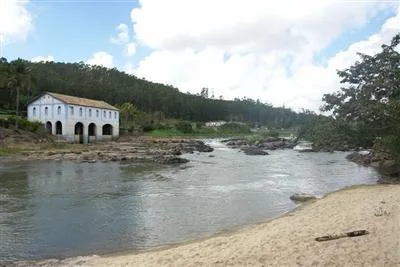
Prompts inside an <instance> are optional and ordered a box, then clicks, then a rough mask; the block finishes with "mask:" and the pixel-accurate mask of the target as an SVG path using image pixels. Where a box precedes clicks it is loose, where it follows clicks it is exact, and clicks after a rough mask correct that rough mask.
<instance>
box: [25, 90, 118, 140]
mask: <svg viewBox="0 0 400 267" xmlns="http://www.w3.org/2000/svg"><path fill="white" fill-rule="evenodd" d="M28 120H30V121H40V122H42V123H43V124H44V125H45V126H46V130H47V132H48V133H50V134H53V135H57V136H60V137H64V138H65V139H66V140H68V141H70V142H77V143H85V144H86V143H88V142H95V141H100V140H111V139H114V138H117V137H118V136H119V110H118V109H117V108H115V107H113V106H111V105H110V104H107V103H106V102H104V101H98V100H92V99H87V98H80V97H75V96H69V95H62V94H56V93H50V92H46V93H44V94H42V95H41V96H40V97H38V98H36V99H35V100H33V101H32V102H31V103H30V104H29V105H28Z"/></svg>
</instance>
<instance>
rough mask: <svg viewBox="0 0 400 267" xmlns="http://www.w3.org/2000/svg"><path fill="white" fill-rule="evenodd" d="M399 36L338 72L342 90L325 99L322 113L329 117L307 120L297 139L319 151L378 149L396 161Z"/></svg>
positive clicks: (399, 110)
mask: <svg viewBox="0 0 400 267" xmlns="http://www.w3.org/2000/svg"><path fill="white" fill-rule="evenodd" d="M399 44H400V34H397V35H396V36H395V37H394V38H393V39H392V41H391V43H390V44H389V45H383V46H382V51H381V52H379V53H377V54H376V55H373V56H369V55H365V54H362V53H359V54H358V55H359V56H360V61H357V62H356V63H355V64H354V65H352V66H351V67H350V68H348V69H345V70H341V71H338V75H339V77H340V78H341V83H342V84H343V86H342V87H341V89H340V90H339V91H337V92H336V93H333V94H326V95H324V97H323V101H324V102H325V105H324V106H323V111H330V112H332V113H333V117H331V118H328V117H323V116H315V117H314V118H312V117H308V121H306V122H305V123H304V125H303V127H301V130H300V131H299V137H303V138H305V139H308V140H310V141H313V142H314V143H315V144H316V145H317V146H318V147H325V148H326V147H327V148H329V149H337V148H338V147H343V146H344V147H346V146H351V147H357V146H360V147H364V148H370V147H372V146H374V145H375V146H379V149H381V150H385V151H386V152H387V153H389V154H390V155H391V157H393V158H396V159H400V136H399V130H400V53H399V52H398V48H399Z"/></svg>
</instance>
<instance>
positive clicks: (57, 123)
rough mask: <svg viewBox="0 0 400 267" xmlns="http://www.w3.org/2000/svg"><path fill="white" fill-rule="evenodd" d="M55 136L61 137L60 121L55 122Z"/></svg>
mask: <svg viewBox="0 0 400 267" xmlns="http://www.w3.org/2000/svg"><path fill="white" fill-rule="evenodd" d="M56 135H62V123H61V121H57V122H56Z"/></svg>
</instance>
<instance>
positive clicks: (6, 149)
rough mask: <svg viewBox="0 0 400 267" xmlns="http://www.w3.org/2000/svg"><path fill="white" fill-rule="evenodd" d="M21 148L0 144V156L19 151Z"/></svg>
mask: <svg viewBox="0 0 400 267" xmlns="http://www.w3.org/2000/svg"><path fill="white" fill-rule="evenodd" d="M22 151H23V149H21V148H16V147H8V146H0V157H4V156H12V155H15V154H18V153H21V152H22Z"/></svg>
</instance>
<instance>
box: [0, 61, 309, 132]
mask: <svg viewBox="0 0 400 267" xmlns="http://www.w3.org/2000/svg"><path fill="white" fill-rule="evenodd" d="M200 90H201V91H202V93H200ZM44 91H51V92H56V93H63V94H68V95H74V96H79V97H87V98H92V99H99V100H104V101H106V102H108V103H110V104H113V105H117V106H118V107H119V108H120V109H121V128H122V129H123V130H126V131H128V132H129V131H134V130H135V131H137V130H148V131H149V130H151V129H149V127H148V126H150V125H151V126H152V127H153V129H155V128H156V127H154V126H155V124H159V123H162V122H163V121H164V120H168V119H175V120H186V121H191V122H199V124H198V125H199V126H202V124H203V123H204V122H208V121H219V120H224V121H238V122H245V123H248V122H253V123H257V124H259V125H265V126H267V127H268V128H279V129H280V128H289V127H293V126H299V125H301V124H302V121H304V119H305V117H304V114H299V113H296V112H293V111H292V110H290V109H288V108H284V107H279V108H275V107H272V106H271V105H270V104H268V103H262V102H261V101H260V100H252V99H248V98H242V99H238V98H237V99H234V100H221V99H215V98H212V97H209V95H208V89H207V88H202V89H200V88H199V94H189V93H182V92H180V91H179V90H178V89H177V88H174V87H172V86H169V85H163V84H158V83H153V82H149V81H146V80H144V79H140V78H138V77H135V76H133V75H128V74H126V73H123V72H120V71H118V70H117V69H107V68H103V67H99V66H89V65H86V64H84V63H82V62H81V63H73V64H72V63H55V62H41V63H32V62H29V61H25V60H22V59H18V60H15V61H11V62H7V60H6V59H5V58H2V59H1V60H0V110H14V111H15V110H16V109H17V105H18V106H19V107H20V110H26V106H27V103H29V101H31V100H32V99H34V98H35V97H36V96H38V95H40V94H41V93H42V92H44ZM14 114H15V112H14ZM194 128H196V129H197V127H194ZM155 130H156V129H155Z"/></svg>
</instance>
